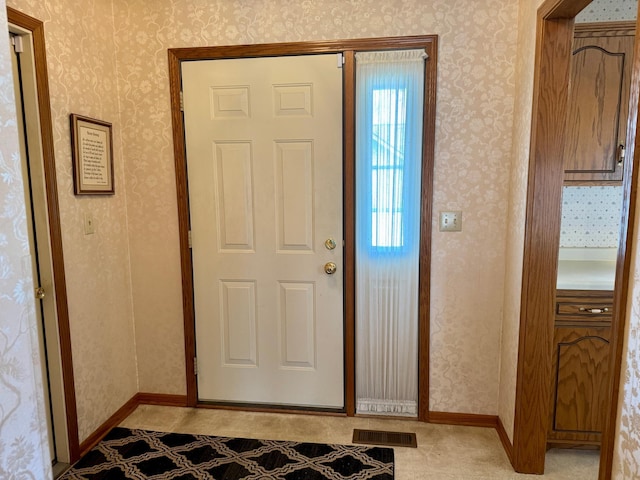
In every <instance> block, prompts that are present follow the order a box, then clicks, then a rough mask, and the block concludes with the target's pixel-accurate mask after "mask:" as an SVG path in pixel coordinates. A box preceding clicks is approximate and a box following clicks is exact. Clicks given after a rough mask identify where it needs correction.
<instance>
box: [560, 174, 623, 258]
mask: <svg viewBox="0 0 640 480" xmlns="http://www.w3.org/2000/svg"><path fill="white" fill-rule="evenodd" d="M621 208H622V187H617V186H597V187H564V189H563V194H562V226H561V230H560V246H561V247H591V248H615V247H617V246H618V236H619V234H620V232H619V231H620V210H621Z"/></svg>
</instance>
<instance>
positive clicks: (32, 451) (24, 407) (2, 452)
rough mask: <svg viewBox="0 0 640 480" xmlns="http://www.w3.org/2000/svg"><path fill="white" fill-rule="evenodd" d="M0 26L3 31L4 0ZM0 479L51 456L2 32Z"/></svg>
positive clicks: (33, 470) (31, 474)
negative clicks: (48, 445) (48, 444)
mask: <svg viewBox="0 0 640 480" xmlns="http://www.w3.org/2000/svg"><path fill="white" fill-rule="evenodd" d="M0 26H2V28H3V29H4V31H5V32H7V14H6V8H5V4H4V0H0ZM0 125H1V128H0V385H1V387H0V478H48V476H49V467H48V465H50V458H49V449H48V447H47V428H46V422H45V413H44V396H43V392H42V375H41V370H40V357H39V349H38V337H37V327H36V315H35V304H34V299H33V294H32V292H33V278H32V274H31V257H30V255H29V244H28V239H27V218H26V214H25V203H24V188H23V183H22V168H21V166H20V154H19V147H18V130H17V126H16V110H15V103H14V96H13V80H12V76H11V57H10V56H9V37H8V35H6V34H5V35H0Z"/></svg>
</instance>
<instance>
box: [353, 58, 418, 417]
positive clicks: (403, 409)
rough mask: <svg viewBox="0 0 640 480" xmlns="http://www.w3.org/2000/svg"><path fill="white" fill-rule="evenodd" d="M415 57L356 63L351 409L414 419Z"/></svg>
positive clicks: (416, 384) (415, 300)
mask: <svg viewBox="0 0 640 480" xmlns="http://www.w3.org/2000/svg"><path fill="white" fill-rule="evenodd" d="M425 58H426V54H425V52H424V51H422V50H403V51H389V52H366V53H365V52H363V53H357V54H356V408H357V412H358V413H375V414H389V415H409V416H415V415H417V403H418V264H419V261H418V260H419V259H418V257H419V250H420V195H421V181H420V180H421V166H422V165H421V161H422V115H423V91H424V59H425Z"/></svg>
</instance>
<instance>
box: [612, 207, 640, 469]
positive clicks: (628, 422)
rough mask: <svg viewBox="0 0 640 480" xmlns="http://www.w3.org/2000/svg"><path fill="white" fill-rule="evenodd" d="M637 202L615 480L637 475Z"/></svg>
mask: <svg viewBox="0 0 640 480" xmlns="http://www.w3.org/2000/svg"><path fill="white" fill-rule="evenodd" d="M638 204H639V205H637V206H636V219H635V225H636V238H635V241H634V242H633V252H632V254H633V257H632V266H631V278H630V279H629V287H630V291H629V302H628V305H627V328H626V330H627V331H626V335H625V338H626V341H625V351H626V354H625V357H624V358H623V364H622V376H621V378H620V384H621V391H620V399H619V406H618V425H617V435H616V445H615V455H614V459H613V475H612V479H614V480H627V479H631V478H640V256H639V255H638V233H637V232H638V227H639V226H640V201H639V202H638Z"/></svg>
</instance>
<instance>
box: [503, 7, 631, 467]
mask: <svg viewBox="0 0 640 480" xmlns="http://www.w3.org/2000/svg"><path fill="white" fill-rule="evenodd" d="M589 3H591V0H547V1H545V2H544V3H543V4H542V5H541V6H540V8H539V9H538V14H537V25H536V52H535V70H534V91H533V112H532V128H531V145H530V153H529V178H528V190H527V207H526V225H525V239H524V260H523V273H522V297H521V310H520V334H519V348H518V365H517V382H516V405H515V421H514V436H513V450H512V452H511V453H512V463H513V466H514V468H515V470H516V471H518V472H521V473H535V474H542V473H544V460H545V453H546V442H547V428H548V416H549V414H550V404H549V398H550V389H551V351H552V341H553V324H554V321H553V320H554V303H555V290H556V278H557V265H558V245H559V237H560V220H561V199H562V183H563V182H562V180H563V168H562V153H563V148H564V147H563V139H564V133H565V121H566V106H567V99H568V86H569V69H570V61H571V53H572V52H571V50H572V49H571V46H572V40H573V24H574V18H575V16H576V15H577V14H578V13H579V12H580V11H581V10H582V9H583V8H584V7H586V6H587V5H588V4H589ZM639 30H640V29H638V24H636V42H635V47H634V52H635V55H634V60H633V68H632V75H631V95H630V103H629V105H630V107H629V122H628V124H627V155H626V158H625V161H624V172H625V173H624V181H623V195H624V201H623V207H622V213H621V218H622V227H621V235H620V246H619V250H618V257H617V266H616V279H615V285H616V287H615V296H614V306H613V320H612V325H613V327H612V341H611V344H612V355H611V358H610V367H609V368H610V371H611V372H613V375H611V379H610V382H609V398H610V399H611V404H610V408H609V412H608V414H607V416H606V421H605V426H604V431H603V435H602V446H601V456H600V477H599V478H600V479H601V480H603V479H609V478H611V470H612V459H613V449H614V443H615V429H616V417H617V406H618V392H619V388H620V368H621V363H622V353H623V351H622V350H623V348H622V346H623V340H624V327H625V321H626V318H625V316H626V306H627V297H628V287H629V282H628V278H629V270H630V261H631V255H630V250H631V248H630V247H631V245H632V240H633V234H634V225H633V219H634V212H635V203H636V186H637V171H636V169H635V164H636V162H637V161H638V156H640V148H637V147H636V143H637V142H638V141H640V136H638V135H636V131H637V127H638V122H637V112H638V99H639V94H640V58H639V57H640V52H639V50H638V49H639V42H638V35H639V33H640V31H639Z"/></svg>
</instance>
